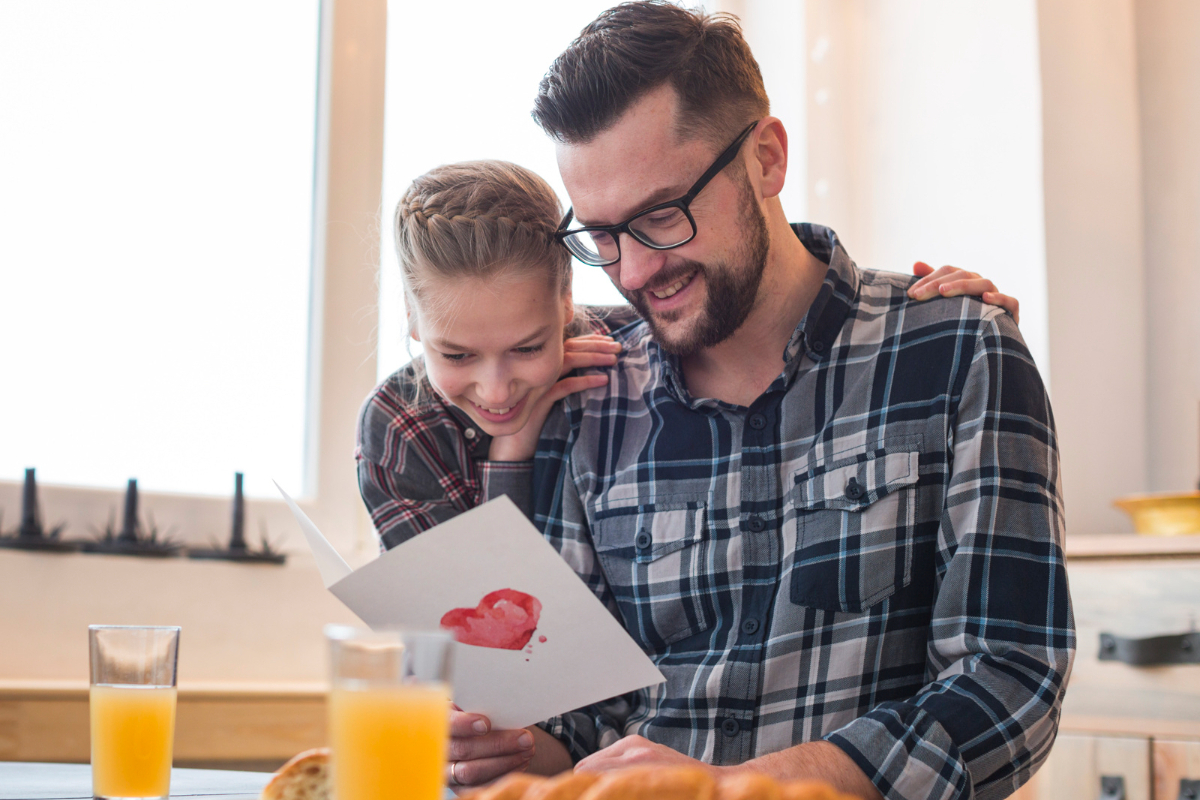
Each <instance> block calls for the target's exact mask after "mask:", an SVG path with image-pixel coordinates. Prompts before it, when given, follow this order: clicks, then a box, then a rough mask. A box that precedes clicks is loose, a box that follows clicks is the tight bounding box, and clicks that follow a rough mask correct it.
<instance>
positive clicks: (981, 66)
mask: <svg viewBox="0 0 1200 800" xmlns="http://www.w3.org/2000/svg"><path fill="white" fill-rule="evenodd" d="M807 6H808V41H809V47H808V70H809V71H808V90H809V91H808V97H809V105H808V133H809V137H808V138H809V149H808V160H809V164H808V174H809V190H810V192H809V217H810V219H812V220H813V221H815V222H822V223H825V224H829V225H831V226H832V227H833V228H834V229H835V230H837V231H838V234H839V236H841V238H842V240H843V241H844V242H845V244H846V247H847V249H848V250H849V251H850V254H851V256H852V257H854V259H855V260H856V261H857V263H858V264H859V266H862V267H868V268H874V269H887V270H894V271H899V272H909V271H910V270H911V268H912V263H913V262H914V261H917V260H923V261H927V262H929V263H931V264H934V265H935V266H940V265H942V264H954V265H956V266H961V267H965V268H967V269H971V270H974V271H976V272H980V273H982V274H984V275H986V276H988V277H989V278H991V279H993V280H994V281H995V282H996V284H997V285H998V286H999V287H1000V288H1001V289H1002V290H1003V291H1005V292H1007V293H1009V294H1013V295H1015V296H1017V297H1018V298H1020V300H1021V330H1022V333H1023V334H1024V336H1025V340H1026V342H1027V343H1028V345H1029V347H1030V350H1031V351H1032V352H1033V354H1034V358H1035V360H1036V361H1037V363H1038V365H1039V366H1040V367H1041V368H1042V371H1043V375H1045V374H1047V368H1048V367H1049V366H1050V364H1049V363H1048V362H1049V361H1050V359H1049V358H1048V353H1049V350H1048V346H1047V330H1046V313H1047V309H1046V283H1045V256H1044V254H1045V243H1044V241H1045V240H1044V234H1043V214H1042V176H1041V100H1040V85H1039V78H1038V50H1037V42H1038V31H1037V16H1036V11H1035V8H1034V3H1033V0H1020V1H1019V2H1016V1H1013V2H1006V3H993V4H987V5H984V4H976V3H961V2H954V0H925V1H923V2H910V3H894V2H887V0H855V1H854V2H844V1H842V0H836V1H835V0H810V1H809V2H808V4H807Z"/></svg>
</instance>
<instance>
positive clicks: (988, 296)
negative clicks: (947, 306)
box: [908, 261, 1021, 325]
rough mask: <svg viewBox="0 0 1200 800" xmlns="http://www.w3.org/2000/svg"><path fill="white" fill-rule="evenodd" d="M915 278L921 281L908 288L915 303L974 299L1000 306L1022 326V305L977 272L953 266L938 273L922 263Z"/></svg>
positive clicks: (914, 265)
mask: <svg viewBox="0 0 1200 800" xmlns="http://www.w3.org/2000/svg"><path fill="white" fill-rule="evenodd" d="M913 275H916V276H917V277H918V278H920V279H921V280H919V281H917V282H916V283H914V284H913V285H912V286H910V287H908V296H909V297H911V298H912V299H913V300H929V299H930V298H933V297H938V296H941V297H958V296H959V295H963V294H966V295H971V296H973V297H978V298H979V299H980V300H982V301H983V302H985V303H988V304H989V305H993V306H1000V307H1001V308H1003V309H1004V310H1005V311H1007V312H1008V313H1009V314H1012V318H1013V321H1014V322H1016V323H1017V324H1018V325H1019V324H1021V302H1020V301H1019V300H1017V298H1015V297H1009V296H1008V295H1006V294H1001V293H1000V292H999V291H998V290H997V289H996V284H994V283H992V282H991V281H989V280H988V279H987V278H983V277H980V276H979V274H978V273H976V272H967V271H966V270H965V269H959V268H958V267H949V266H947V267H941V268H940V269H936V270H935V269H934V268H933V267H931V266H929V265H928V264H926V263H925V262H924V261H918V262H917V263H915V264H913Z"/></svg>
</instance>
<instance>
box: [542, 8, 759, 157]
mask: <svg viewBox="0 0 1200 800" xmlns="http://www.w3.org/2000/svg"><path fill="white" fill-rule="evenodd" d="M664 84H669V85H670V86H671V87H672V88H674V90H675V92H676V94H677V95H678V96H679V119H678V121H677V125H678V130H677V132H676V133H677V135H678V136H680V138H703V139H706V140H712V141H713V142H714V143H721V144H725V143H727V142H726V140H727V139H729V138H730V137H732V136H733V135H734V134H735V133H736V132H737V130H738V129H739V128H741V127H743V126H745V125H746V124H747V123H748V122H750V121H751V120H754V119H757V118H760V117H764V116H766V115H767V114H768V113H769V111H770V104H769V103H768V101H767V92H766V90H765V89H764V88H763V80H762V73H761V72H759V69H758V62H756V61H755V60H754V56H753V55H752V54H751V53H750V47H749V45H747V44H746V40H745V39H744V38H743V37H742V29H741V26H740V25H738V21H737V17H734V16H732V15H730V14H724V13H721V14H706V13H704V12H703V11H701V10H689V9H685V8H680V7H679V6H677V5H674V4H672V3H668V2H663V0H640V2H632V3H622V4H621V5H619V6H615V7H613V8H610V9H608V10H607V11H605V12H603V13H602V14H600V16H598V17H596V19H595V20H593V21H592V23H591V24H589V25H588V26H587V27H586V28H584V29H583V31H582V32H581V33H580V34H579V38H577V39H576V40H575V41H574V42H572V43H571V46H570V47H568V48H567V49H566V50H564V51H563V52H562V54H561V55H559V57H558V58H556V59H555V60H554V63H553V64H552V65H551V66H550V71H549V72H547V73H546V76H545V77H544V78H542V83H541V86H540V87H539V89H538V96H537V100H535V101H534V108H533V118H534V120H535V121H536V122H537V124H538V125H539V126H541V128H542V130H544V131H545V132H546V133H547V134H549V135H550V136H551V137H552V138H554V139H556V140H557V141H559V142H563V143H566V144H584V143H587V142H589V141H591V140H592V139H594V138H595V137H596V136H597V135H599V134H600V133H602V132H603V131H604V130H606V129H607V128H608V127H609V126H611V125H612V124H613V123H614V122H616V120H617V118H618V117H620V116H621V115H622V114H623V113H624V112H625V111H626V110H627V109H628V108H629V107H630V106H632V105H633V104H634V103H635V102H636V101H637V100H639V99H641V98H642V97H643V96H644V95H645V94H646V93H647V92H649V91H651V90H652V89H657V88H658V87H660V86H663V85H664Z"/></svg>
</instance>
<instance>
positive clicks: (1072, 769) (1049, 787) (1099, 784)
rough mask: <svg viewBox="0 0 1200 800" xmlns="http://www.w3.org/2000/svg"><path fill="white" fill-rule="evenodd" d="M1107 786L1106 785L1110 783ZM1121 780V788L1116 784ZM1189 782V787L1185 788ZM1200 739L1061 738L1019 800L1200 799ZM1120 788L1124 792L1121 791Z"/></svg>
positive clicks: (1073, 736) (1020, 792)
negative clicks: (1194, 790)
mask: <svg viewBox="0 0 1200 800" xmlns="http://www.w3.org/2000/svg"><path fill="white" fill-rule="evenodd" d="M1106 779H1107V780H1108V783H1107V784H1106V783H1105V780H1106ZM1114 781H1119V783H1114ZM1183 781H1186V782H1188V783H1184V784H1182V790H1181V782H1183ZM1189 784H1194V785H1195V787H1196V788H1197V789H1200V739H1197V740H1191V741H1187V740H1182V739H1150V738H1142V737H1126V736H1102V735H1101V736H1097V735H1087V734H1076V733H1064V734H1060V735H1059V737H1058V741H1057V742H1055V744H1054V749H1053V750H1052V751H1051V752H1050V757H1049V758H1048V759H1046V763H1045V764H1043V765H1042V768H1041V769H1040V770H1038V772H1037V774H1036V775H1034V776H1033V779H1032V780H1031V781H1029V783H1028V784H1026V785H1025V786H1023V787H1021V790H1020V791H1019V792H1017V793H1016V794H1015V795H1013V797H1014V798H1015V799H1016V800H1200V792H1197V793H1196V794H1194V795H1192V796H1191V797H1189V796H1188V793H1187V791H1188V789H1189V788H1191V787H1190V786H1189ZM1118 787H1119V788H1118Z"/></svg>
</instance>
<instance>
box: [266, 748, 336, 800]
mask: <svg viewBox="0 0 1200 800" xmlns="http://www.w3.org/2000/svg"><path fill="white" fill-rule="evenodd" d="M332 798H333V786H332V780H331V776H330V774H329V748H328V747H318V748H315V749H313V750H305V751H304V752H303V753H300V754H299V755H296V756H295V757H293V758H292V760H291V761H289V762H287V763H286V764H284V765H283V766H282V767H280V768H279V770H278V771H277V772H276V773H275V777H274V778H271V782H270V783H268V784H267V785H266V786H265V787H264V788H263V790H262V794H261V795H259V800H332Z"/></svg>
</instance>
